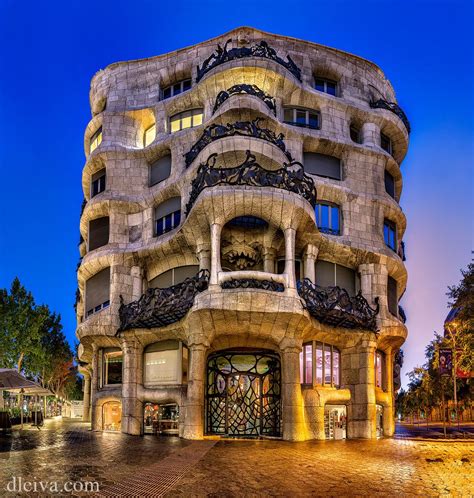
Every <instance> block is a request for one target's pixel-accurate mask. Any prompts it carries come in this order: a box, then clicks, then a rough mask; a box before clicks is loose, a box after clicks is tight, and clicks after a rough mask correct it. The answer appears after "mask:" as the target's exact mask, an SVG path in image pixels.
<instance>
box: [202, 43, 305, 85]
mask: <svg viewBox="0 0 474 498" xmlns="http://www.w3.org/2000/svg"><path fill="white" fill-rule="evenodd" d="M231 41H232V40H231V39H229V40H227V41H226V42H225V44H224V48H222V47H221V45H217V48H216V51H215V52H214V53H212V54H211V55H210V56H209V57H208V58H207V59H206V60H205V61H204V62H203V63H202V66H201V67H199V66H197V76H196V83H198V82H199V81H201V79H202V78H203V76H204V75H205V74H206V73H208V72H209V71H211V70H212V69H214V68H215V67H217V66H220V65H221V64H224V63H225V62H229V61H232V60H236V59H245V58H248V57H263V58H264V59H269V60H272V61H274V62H276V63H277V64H280V66H283V67H284V68H286V69H287V70H288V71H289V72H290V73H291V74H292V75H293V76H294V77H295V78H296V79H297V80H298V81H301V69H300V68H299V67H298V66H297V65H296V64H295V63H294V62H293V59H292V58H291V57H290V56H289V55H287V57H286V58H287V60H286V61H285V60H284V59H282V58H281V57H279V56H278V55H277V53H276V51H275V49H274V48H272V47H270V45H268V43H267V42H266V41H264V40H262V41H260V43H257V44H256V45H253V46H252V47H241V48H231V49H228V48H227V46H228V45H229V43H230V42H231Z"/></svg>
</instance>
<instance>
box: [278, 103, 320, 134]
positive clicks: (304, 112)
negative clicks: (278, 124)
mask: <svg viewBox="0 0 474 498" xmlns="http://www.w3.org/2000/svg"><path fill="white" fill-rule="evenodd" d="M283 118H284V122H285V123H287V124H291V125H294V126H302V127H305V128H314V129H319V128H320V117H319V112H317V111H312V110H309V109H298V108H286V109H284V111H283Z"/></svg>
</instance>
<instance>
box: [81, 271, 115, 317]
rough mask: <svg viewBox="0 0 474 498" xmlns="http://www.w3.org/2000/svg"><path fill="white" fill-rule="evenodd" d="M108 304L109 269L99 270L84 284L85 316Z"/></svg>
mask: <svg viewBox="0 0 474 498" xmlns="http://www.w3.org/2000/svg"><path fill="white" fill-rule="evenodd" d="M109 304H110V267H109V268H105V269H103V270H101V271H100V272H99V273H96V274H95V275H94V276H93V277H91V278H89V280H87V282H86V300H85V309H86V316H90V315H93V314H94V313H97V312H98V311H100V310H102V309H104V308H107V307H108V306H109Z"/></svg>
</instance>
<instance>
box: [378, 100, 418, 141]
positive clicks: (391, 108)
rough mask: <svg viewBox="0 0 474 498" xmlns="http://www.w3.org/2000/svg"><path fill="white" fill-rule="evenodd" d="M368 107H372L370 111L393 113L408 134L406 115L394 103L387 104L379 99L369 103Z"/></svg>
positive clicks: (408, 126)
mask: <svg viewBox="0 0 474 498" xmlns="http://www.w3.org/2000/svg"><path fill="white" fill-rule="evenodd" d="M370 107H372V109H386V110H387V111H391V112H393V113H394V114H396V115H397V116H398V117H399V118H400V119H401V120H402V122H403V124H404V125H405V128H406V129H407V132H408V133H410V131H411V126H410V122H409V121H408V118H407V115H406V114H405V112H404V111H403V109H402V108H401V107H400V106H399V105H398V104H396V103H395V102H387V101H386V100H384V99H379V100H375V101H373V102H370Z"/></svg>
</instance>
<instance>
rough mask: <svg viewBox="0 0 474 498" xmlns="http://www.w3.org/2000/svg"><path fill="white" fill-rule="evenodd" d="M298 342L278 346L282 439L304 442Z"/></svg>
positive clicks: (304, 427) (304, 430) (299, 346)
mask: <svg viewBox="0 0 474 498" xmlns="http://www.w3.org/2000/svg"><path fill="white" fill-rule="evenodd" d="M301 347H302V343H301V341H300V340H295V339H283V341H282V342H281V344H280V350H281V368H282V376H281V377H282V384H281V392H282V412H283V427H282V429H283V439H285V440H286V441H304V440H305V439H306V425H305V419H304V403H303V396H302V394H301V383H300V382H301V381H300V351H301Z"/></svg>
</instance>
